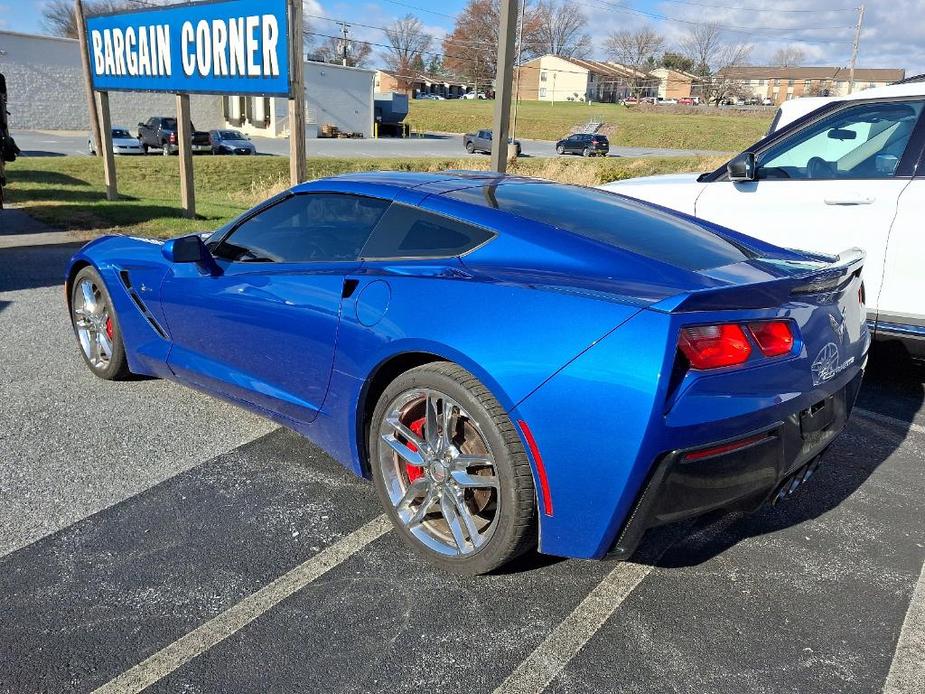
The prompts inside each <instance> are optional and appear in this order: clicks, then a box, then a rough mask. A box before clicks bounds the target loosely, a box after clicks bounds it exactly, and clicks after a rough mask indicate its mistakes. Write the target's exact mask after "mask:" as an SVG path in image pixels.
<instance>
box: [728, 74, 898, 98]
mask: <svg viewBox="0 0 925 694" xmlns="http://www.w3.org/2000/svg"><path fill="white" fill-rule="evenodd" d="M720 74H722V75H723V76H724V77H727V78H729V79H733V80H736V81H738V82H740V83H741V84H742V86H743V87H744V90H745V92H746V94H748V95H751V96H752V97H755V98H758V99H764V98H769V99H771V100H772V101H773V102H774V103H775V104H780V103H782V102H784V101H788V100H789V99H796V98H799V97H801V96H845V95H846V94H848V77H849V71H848V68H844V67H755V66H747V67H734V68H726V69H725V70H722V71H721V73H720ZM905 77H906V71H905V70H901V69H892V68H856V69H855V71H854V91H856V92H857V91H861V90H862V89H870V88H871V87H882V86H885V85H887V84H890V83H892V82H898V81H899V80H901V79H905Z"/></svg>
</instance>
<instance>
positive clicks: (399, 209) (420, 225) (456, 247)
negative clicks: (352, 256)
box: [361, 204, 494, 260]
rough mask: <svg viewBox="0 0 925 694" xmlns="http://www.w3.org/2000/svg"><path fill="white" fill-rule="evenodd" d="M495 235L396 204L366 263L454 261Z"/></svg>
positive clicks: (373, 240) (368, 251)
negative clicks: (392, 260) (378, 261)
mask: <svg viewBox="0 0 925 694" xmlns="http://www.w3.org/2000/svg"><path fill="white" fill-rule="evenodd" d="M493 236H494V232H491V231H489V230H488V229H483V228H481V227H477V226H473V225H471V224H466V223H465V222H461V221H459V220H456V219H451V218H449V217H444V216H443V215H439V214H434V213H433V212H427V211H426V210H421V209H419V208H416V207H409V206H407V205H399V204H394V205H392V207H390V208H389V210H388V211H387V212H386V213H385V214H384V215H383V216H382V220H381V221H380V222H379V224H378V226H377V227H376V229H375V231H373V234H372V236H371V237H370V239H369V242H368V243H367V244H366V246H365V247H364V248H363V251H362V253H361V257H362V258H364V259H380V260H381V259H398V258H451V257H453V256H457V255H462V254H464V253H468V252H469V251H471V250H472V249H474V248H477V247H478V246H481V245H482V244H483V243H485V242H486V241H488V240H489V239H491V238H492V237H493Z"/></svg>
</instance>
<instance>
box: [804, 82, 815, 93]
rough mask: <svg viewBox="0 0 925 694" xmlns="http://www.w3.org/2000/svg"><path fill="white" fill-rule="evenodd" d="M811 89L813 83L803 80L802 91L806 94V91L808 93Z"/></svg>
mask: <svg viewBox="0 0 925 694" xmlns="http://www.w3.org/2000/svg"><path fill="white" fill-rule="evenodd" d="M812 88H813V82H812V80H803V89H804V91H807V92H808V91H809V90H810V89H812Z"/></svg>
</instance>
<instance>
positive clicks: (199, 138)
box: [138, 116, 212, 157]
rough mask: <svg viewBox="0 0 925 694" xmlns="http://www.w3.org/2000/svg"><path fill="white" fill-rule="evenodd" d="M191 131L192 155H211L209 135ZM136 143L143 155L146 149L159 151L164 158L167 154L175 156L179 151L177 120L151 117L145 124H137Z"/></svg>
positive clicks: (193, 128)
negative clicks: (139, 143) (138, 144)
mask: <svg viewBox="0 0 925 694" xmlns="http://www.w3.org/2000/svg"><path fill="white" fill-rule="evenodd" d="M190 127H191V128H192V130H193V153H194V154H195V153H196V152H203V153H208V154H211V153H212V140H211V139H210V138H209V133H207V132H204V131H202V130H196V128H195V127H192V124H190ZM138 141H139V142H141V147H142V149H144V151H145V154H147V153H148V149H149V148H150V149H159V150H161V152H162V153H163V154H164V156H165V157H166V156H167V155H169V154H176V153H177V152H178V151H179V145H178V142H179V141H178V140H177V119H176V118H167V117H164V116H153V117H151V118H149V119H148V120H147V122H145V123H139V124H138Z"/></svg>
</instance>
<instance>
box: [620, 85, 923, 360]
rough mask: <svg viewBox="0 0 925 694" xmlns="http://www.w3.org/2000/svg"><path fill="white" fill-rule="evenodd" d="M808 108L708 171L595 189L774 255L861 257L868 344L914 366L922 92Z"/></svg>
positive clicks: (918, 337)
mask: <svg viewBox="0 0 925 694" xmlns="http://www.w3.org/2000/svg"><path fill="white" fill-rule="evenodd" d="M802 101H805V99H797V100H794V101H789V102H786V103H785V104H784V105H783V106H781V113H782V114H785V115H787V114H788V110H789V109H790V108H795V109H803V108H804V106H805V105H802V104H800V102H802ZM813 102H815V103H816V105H817V106H818V107H817V108H816V109H815V110H812V111H810V112H808V113H803V114H802V115H797V116H796V117H795V118H794V119H793V120H790V121H789V122H788V124H787V125H785V126H783V127H781V128H776V127H775V129H774V132H772V133H771V134H770V135H769V136H767V137H766V138H765V139H763V140H761V141H760V142H757V143H756V144H754V145H752V146H751V147H749V148H748V149H747V150H746V151H745V152H743V153H742V154H740V155H738V156H736V157H734V158H733V159H732V160H730V161H729V162H728V163H727V164H726V165H725V166H723V167H720V168H719V169H717V170H716V171H713V172H711V173H707V174H702V175H700V176H698V175H696V174H681V175H672V176H654V177H650V178H639V179H634V180H627V181H617V182H614V183H609V184H606V185H605V186H603V187H604V188H606V189H608V190H612V191H614V192H618V193H623V194H624V195H629V196H632V197H636V198H640V199H643V200H648V201H650V202H654V203H658V204H660V205H664V206H665V207H670V208H673V209H676V210H680V211H682V212H686V213H688V214H692V215H695V216H697V217H699V218H702V219H705V220H709V221H711V222H716V223H718V224H724V225H728V226H732V227H736V228H738V229H742V230H744V231H747V232H748V233H749V234H751V235H753V236H756V237H758V238H760V239H762V240H764V241H768V242H770V243H774V244H777V245H780V246H786V247H789V248H803V249H807V250H810V251H814V252H822V253H834V252H837V250H838V249H839V248H841V247H843V246H845V245H853V246H858V247H861V248H863V249H864V250H865V251H866V252H867V263H866V270H865V278H864V279H865V289H866V292H865V296H866V303H867V310H868V317H869V319H870V321H871V325H872V326H873V327H874V332H875V335H876V336H877V337H878V338H882V339H889V340H899V341H901V342H902V343H904V344H905V346H906V347H907V348H908V349H909V350H910V351H911V352H912V353H913V354H919V355H925V274H923V271H922V259H923V258H925V236H923V234H922V220H923V219H925V175H923V174H925V117H923V111H925V85H923V84H921V83H919V84H904V85H895V86H892V87H883V88H880V89H870V90H866V91H861V92H858V93H856V94H853V95H852V96H851V97H848V98H845V97H841V98H832V99H821V100H820V99H813ZM791 104H793V106H792V107H791V106H790V105H791ZM779 122H783V121H782V120H779V121H778V123H779Z"/></svg>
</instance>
